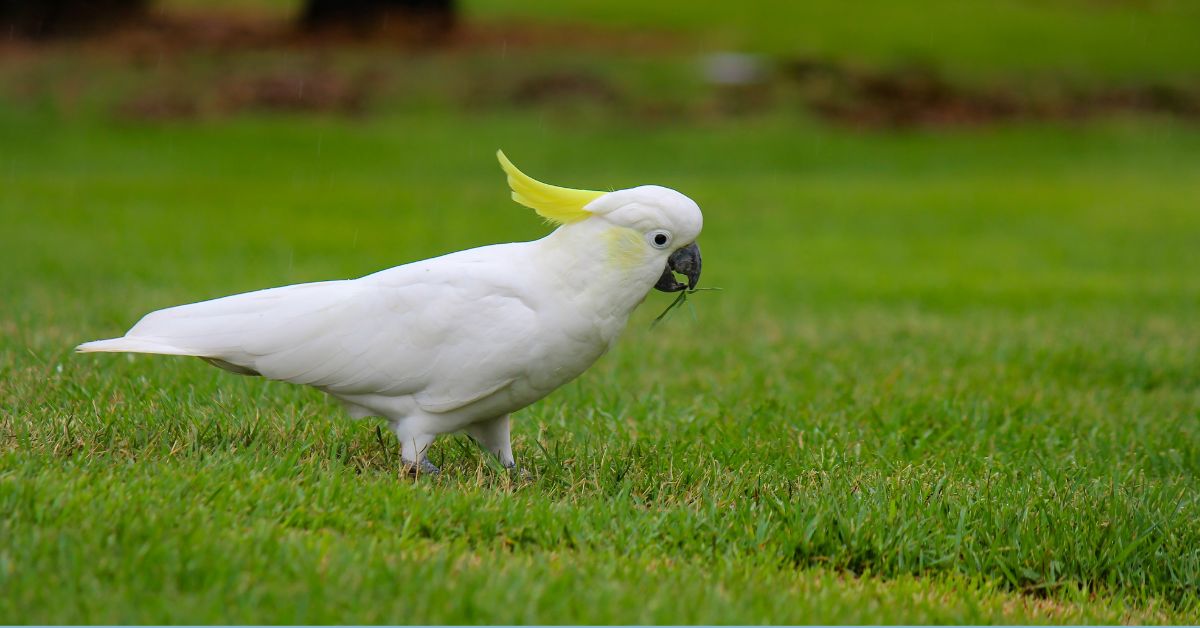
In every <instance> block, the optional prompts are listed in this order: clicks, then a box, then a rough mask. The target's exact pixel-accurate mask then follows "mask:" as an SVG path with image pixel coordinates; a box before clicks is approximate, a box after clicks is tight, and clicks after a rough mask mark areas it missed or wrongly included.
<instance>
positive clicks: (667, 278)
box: [654, 242, 700, 292]
mask: <svg viewBox="0 0 1200 628" xmlns="http://www.w3.org/2000/svg"><path fill="white" fill-rule="evenodd" d="M675 273H679V274H681V275H683V276H685V277H687V280H688V282H687V283H686V284H682V283H679V282H678V281H676V280H675ZM698 283H700V247H698V246H696V243H695V242H693V243H691V244H689V245H687V246H685V247H683V248H682V249H679V250H678V251H675V252H674V253H672V254H671V257H668V258H667V267H666V268H665V269H664V270H663V274H662V277H659V278H658V283H656V284H654V288H655V289H656V290H661V291H663V292H679V291H680V290H684V289H687V290H695V289H696V284H698Z"/></svg>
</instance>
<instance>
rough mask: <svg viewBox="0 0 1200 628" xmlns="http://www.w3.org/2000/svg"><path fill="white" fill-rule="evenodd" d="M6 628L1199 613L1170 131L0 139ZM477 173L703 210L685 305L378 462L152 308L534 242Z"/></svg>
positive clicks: (223, 131)
mask: <svg viewBox="0 0 1200 628" xmlns="http://www.w3.org/2000/svg"><path fill="white" fill-rule="evenodd" d="M0 146H4V147H6V149H5V150H4V151H3V153H0V225H2V226H3V229H2V230H0V260H2V263H0V295H2V298H0V590H3V591H4V594H3V595H0V622H21V623H24V622H235V623H236V622H250V623H253V622H276V621H283V622H291V621H297V622H310V623H335V622H410V621H411V622H480V621H490V622H502V623H518V622H585V623H587V622H853V621H862V622H954V621H969V622H996V621H1002V622H1116V621H1136V622H1174V623H1195V622H1197V621H1200V604H1198V599H1197V595H1196V593H1195V590H1196V588H1197V586H1198V585H1200V500H1198V498H1197V495H1198V494H1200V493H1198V491H1197V489H1198V488H1200V486H1198V483H1197V482H1198V481H1197V472H1198V471H1200V327H1197V326H1196V321H1197V320H1200V318H1198V316H1200V273H1197V272H1196V269H1197V268H1200V211H1198V210H1197V208H1200V158H1198V157H1197V155H1200V132H1198V131H1197V130H1196V129H1194V128H1189V127H1185V126H1176V125H1170V124H1166V123H1156V122H1152V121H1140V122H1138V121H1119V120H1114V121H1109V122H1106V123H1102V124H1092V125H1089V126H1080V127H1076V128H1047V127H1016V128H1005V129H996V130H992V131H983V130H981V131H975V132H970V133H959V134H940V133H937V132H920V133H917V132H914V133H906V134H895V135H869V134H868V135H864V134H855V133H849V132H840V131H833V130H829V129H827V128H822V127H819V126H815V125H812V124H809V123H806V122H803V121H799V120H795V119H791V118H784V117H773V116H765V117H760V118H757V119H755V120H748V121H741V122H738V121H724V122H713V123H709V124H706V125H702V126H699V127H697V126H691V125H685V124H674V125H673V124H665V125H664V124H659V125H655V126H650V125H638V124H633V125H630V124H628V123H626V122H623V121H615V120H607V119H604V118H596V117H590V116H580V117H578V118H572V117H549V118H546V117H542V116H539V115H522V114H515V113H514V114H494V115H480V116H474V117H467V116H458V115H453V114H436V113H409V114H404V115H382V116H378V117H375V118H370V119H365V120H360V121H344V120H332V119H320V118H286V117H285V118H276V119H265V118H262V119H255V118H235V119H232V120H226V121H222V122H203V123H193V124H180V125H162V126H145V125H129V124H124V125H119V124H118V125H114V124H109V123H102V122H100V121H98V120H95V119H93V118H91V117H88V116H76V117H65V118H63V117H56V116H52V115H48V114H39V113H28V112H24V113H22V112H20V111H18V110H6V111H3V112H0ZM497 147H504V148H505V149H506V151H507V152H508V153H509V154H510V155H511V156H512V157H513V158H514V160H515V161H517V163H519V164H521V165H522V166H523V167H524V168H525V169H526V170H527V171H528V172H530V173H531V174H534V175H535V176H539V177H544V178H545V179H547V180H549V181H552V182H556V183H563V184H567V185H577V186H583V187H596V188H610V187H611V188H616V187H624V186H629V185H635V184H639V183H646V182H657V183H663V184H666V185H671V186H673V187H677V188H679V189H681V190H683V191H685V192H687V193H689V194H690V195H692V196H693V197H694V198H696V199H697V200H698V202H699V203H700V204H701V206H702V207H703V208H704V209H705V211H706V228H705V232H704V235H703V236H702V238H701V245H702V247H703V250H704V254H705V262H706V263H705V276H704V285H708V286H721V287H722V288H723V289H724V290H723V291H722V292H709V293H702V294H697V295H694V297H693V298H692V300H691V303H692V304H693V305H694V306H695V319H694V320H693V319H692V318H691V316H690V315H689V314H687V313H686V311H684V312H679V313H676V314H675V316H674V317H673V318H672V319H670V320H669V321H667V323H665V324H663V325H660V326H659V327H657V328H655V329H654V330H650V329H649V324H650V321H651V320H652V319H653V317H654V316H655V315H656V314H657V313H658V312H659V311H660V310H661V308H662V307H665V305H666V304H667V302H668V301H669V299H670V297H668V296H666V295H658V296H652V297H651V298H650V299H649V300H648V302H647V304H646V305H645V306H643V309H642V310H641V311H639V312H638V314H637V316H636V317H635V318H634V320H633V321H632V322H631V324H630V327H629V329H628V331H627V333H626V335H625V337H624V338H623V339H622V341H621V343H620V344H619V345H618V347H617V349H616V350H615V351H614V352H613V353H612V354H610V355H609V356H607V357H605V358H604V359H603V360H602V361H601V362H600V363H599V364H598V365H597V366H596V367H595V368H593V369H592V370H591V371H590V372H589V373H587V374H585V375H584V376H583V377H582V378H581V379H580V380H578V381H577V382H574V383H572V384H570V385H568V386H566V387H564V388H563V389H562V390H560V391H558V392H556V393H555V394H554V395H552V396H551V397H549V398H548V399H546V400H545V401H543V402H541V403H538V404H536V405H535V406H533V407H531V408H529V409H528V410H525V411H523V412H521V413H519V414H518V416H517V420H516V423H515V428H514V429H515V432H514V438H515V451H516V455H517V457H518V461H519V462H520V463H521V464H522V465H523V466H524V467H525V468H527V469H528V470H529V471H530V472H531V473H532V477H531V478H529V479H518V478H513V477H509V476H508V475H507V474H505V473H503V472H501V471H499V470H497V469H495V468H494V467H493V466H492V465H490V464H488V463H487V462H486V461H485V460H484V459H483V458H482V457H481V456H480V455H479V454H478V453H477V452H476V451H475V450H474V448H473V446H469V445H468V444H467V442H466V441H465V439H463V438H462V437H456V438H443V439H442V440H440V441H439V442H438V444H437V445H435V448H434V451H433V453H432V458H433V459H434V462H435V463H438V464H440V465H441V466H442V468H443V470H444V474H443V476H441V477H439V478H436V479H430V478H425V479H422V480H420V481H412V480H409V479H405V478H401V477H399V476H398V463H397V459H396V458H397V451H396V447H395V443H394V441H393V439H391V437H390V436H389V435H387V433H386V430H384V432H383V433H382V438H381V435H380V433H379V431H378V423H376V422H373V421H365V422H353V421H350V420H348V419H347V418H345V417H344V414H343V412H342V411H341V410H340V409H339V408H338V407H337V406H335V405H334V404H332V403H330V402H329V401H328V400H327V399H325V398H324V397H322V396H321V395H319V394H318V393H315V392H313V391H311V390H307V389H301V388H297V387H292V386H289V385H285V384H279V383H270V382H263V381H261V380H257V379H248V378H239V377H236V376H233V375H230V374H227V373H224V372H222V371H218V370H216V369H213V368H211V367H208V366H206V365H204V364H202V363H200V362H198V361H188V360H179V359H172V358H164V357H144V356H143V357H127V356H78V355H73V354H72V353H71V352H70V350H71V348H72V347H73V346H74V345H75V344H76V343H78V342H80V341H82V340H88V339H93V338H99V337H107V336H112V335H115V334H119V333H121V332H122V331H124V329H126V328H127V327H128V326H129V325H130V324H132V323H133V322H134V321H135V320H136V319H137V318H138V317H139V316H140V315H141V314H143V313H145V312H147V311H149V310H152V309H155V308H159V307H163V306H167V305H172V304H176V303H181V302H187V301H192V300H197V299H202V298H208V297H213V296H218V295H222V294H227V293H232V292H236V291H242V290H249V289H255V288H262V287H267V286H273V285H281V284H286V283H292V282H299V281H310V280H319V279H329V278H337V277H347V276H355V275H360V274H365V273H368V272H371V271H374V270H377V269H379V268H383V267H387V266H390V265H394V264H398V263H403V262H406V261H410V260H414V259H419V258H423V257H427V256H430V255H434V254H437V253H441V252H445V251H449V250H456V249H461V248H466V247H470V246H476V245H480V244H485V243H490V242H498V241H507V240H514V239H527V238H533V237H538V236H539V235H540V234H542V233H544V232H545V228H544V226H542V225H541V223H540V221H539V220H537V219H536V217H535V216H533V215H532V214H531V213H530V212H528V211H527V210H525V209H523V208H521V207H519V206H517V205H515V204H512V203H511V202H509V201H508V200H507V198H506V193H505V189H504V183H503V179H502V177H501V175H500V173H499V169H498V167H497V166H496V164H495V163H494V161H493V158H492V152H493V151H494V149H495V148H497Z"/></svg>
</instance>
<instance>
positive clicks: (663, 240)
mask: <svg viewBox="0 0 1200 628" xmlns="http://www.w3.org/2000/svg"><path fill="white" fill-rule="evenodd" d="M646 241H647V242H649V243H650V246H652V247H654V248H656V249H665V248H667V247H668V246H671V232H670V231H666V230H665V229H655V230H654V231H651V232H650V233H647V234H646Z"/></svg>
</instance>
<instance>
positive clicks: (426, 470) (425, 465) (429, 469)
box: [403, 458, 442, 476]
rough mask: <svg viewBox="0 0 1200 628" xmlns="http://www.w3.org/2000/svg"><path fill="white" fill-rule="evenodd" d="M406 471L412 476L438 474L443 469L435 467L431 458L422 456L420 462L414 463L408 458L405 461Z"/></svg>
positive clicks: (404, 470)
mask: <svg viewBox="0 0 1200 628" xmlns="http://www.w3.org/2000/svg"><path fill="white" fill-rule="evenodd" d="M403 472H404V473H407V474H408V475H412V476H419V475H437V474H439V473H441V472H442V470H441V469H439V468H437V467H435V466H434V465H433V463H432V462H430V461H429V458H421V461H420V462H417V463H413V462H409V461H408V460H405V461H404V469H403Z"/></svg>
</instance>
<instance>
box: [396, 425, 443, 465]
mask: <svg viewBox="0 0 1200 628" xmlns="http://www.w3.org/2000/svg"><path fill="white" fill-rule="evenodd" d="M392 431H394V432H396V438H398V439H400V461H401V463H403V465H404V470H405V471H407V472H408V473H409V474H411V475H437V474H438V473H441V471H442V470H441V469H439V468H437V467H435V466H434V465H433V463H432V462H430V461H429V458H428V457H426V456H425V452H426V451H428V450H429V446H430V445H432V444H433V438H434V436H433V435H432V434H413V433H410V432H407V431H405V430H402V429H400V426H399V425H393V426H392Z"/></svg>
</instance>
